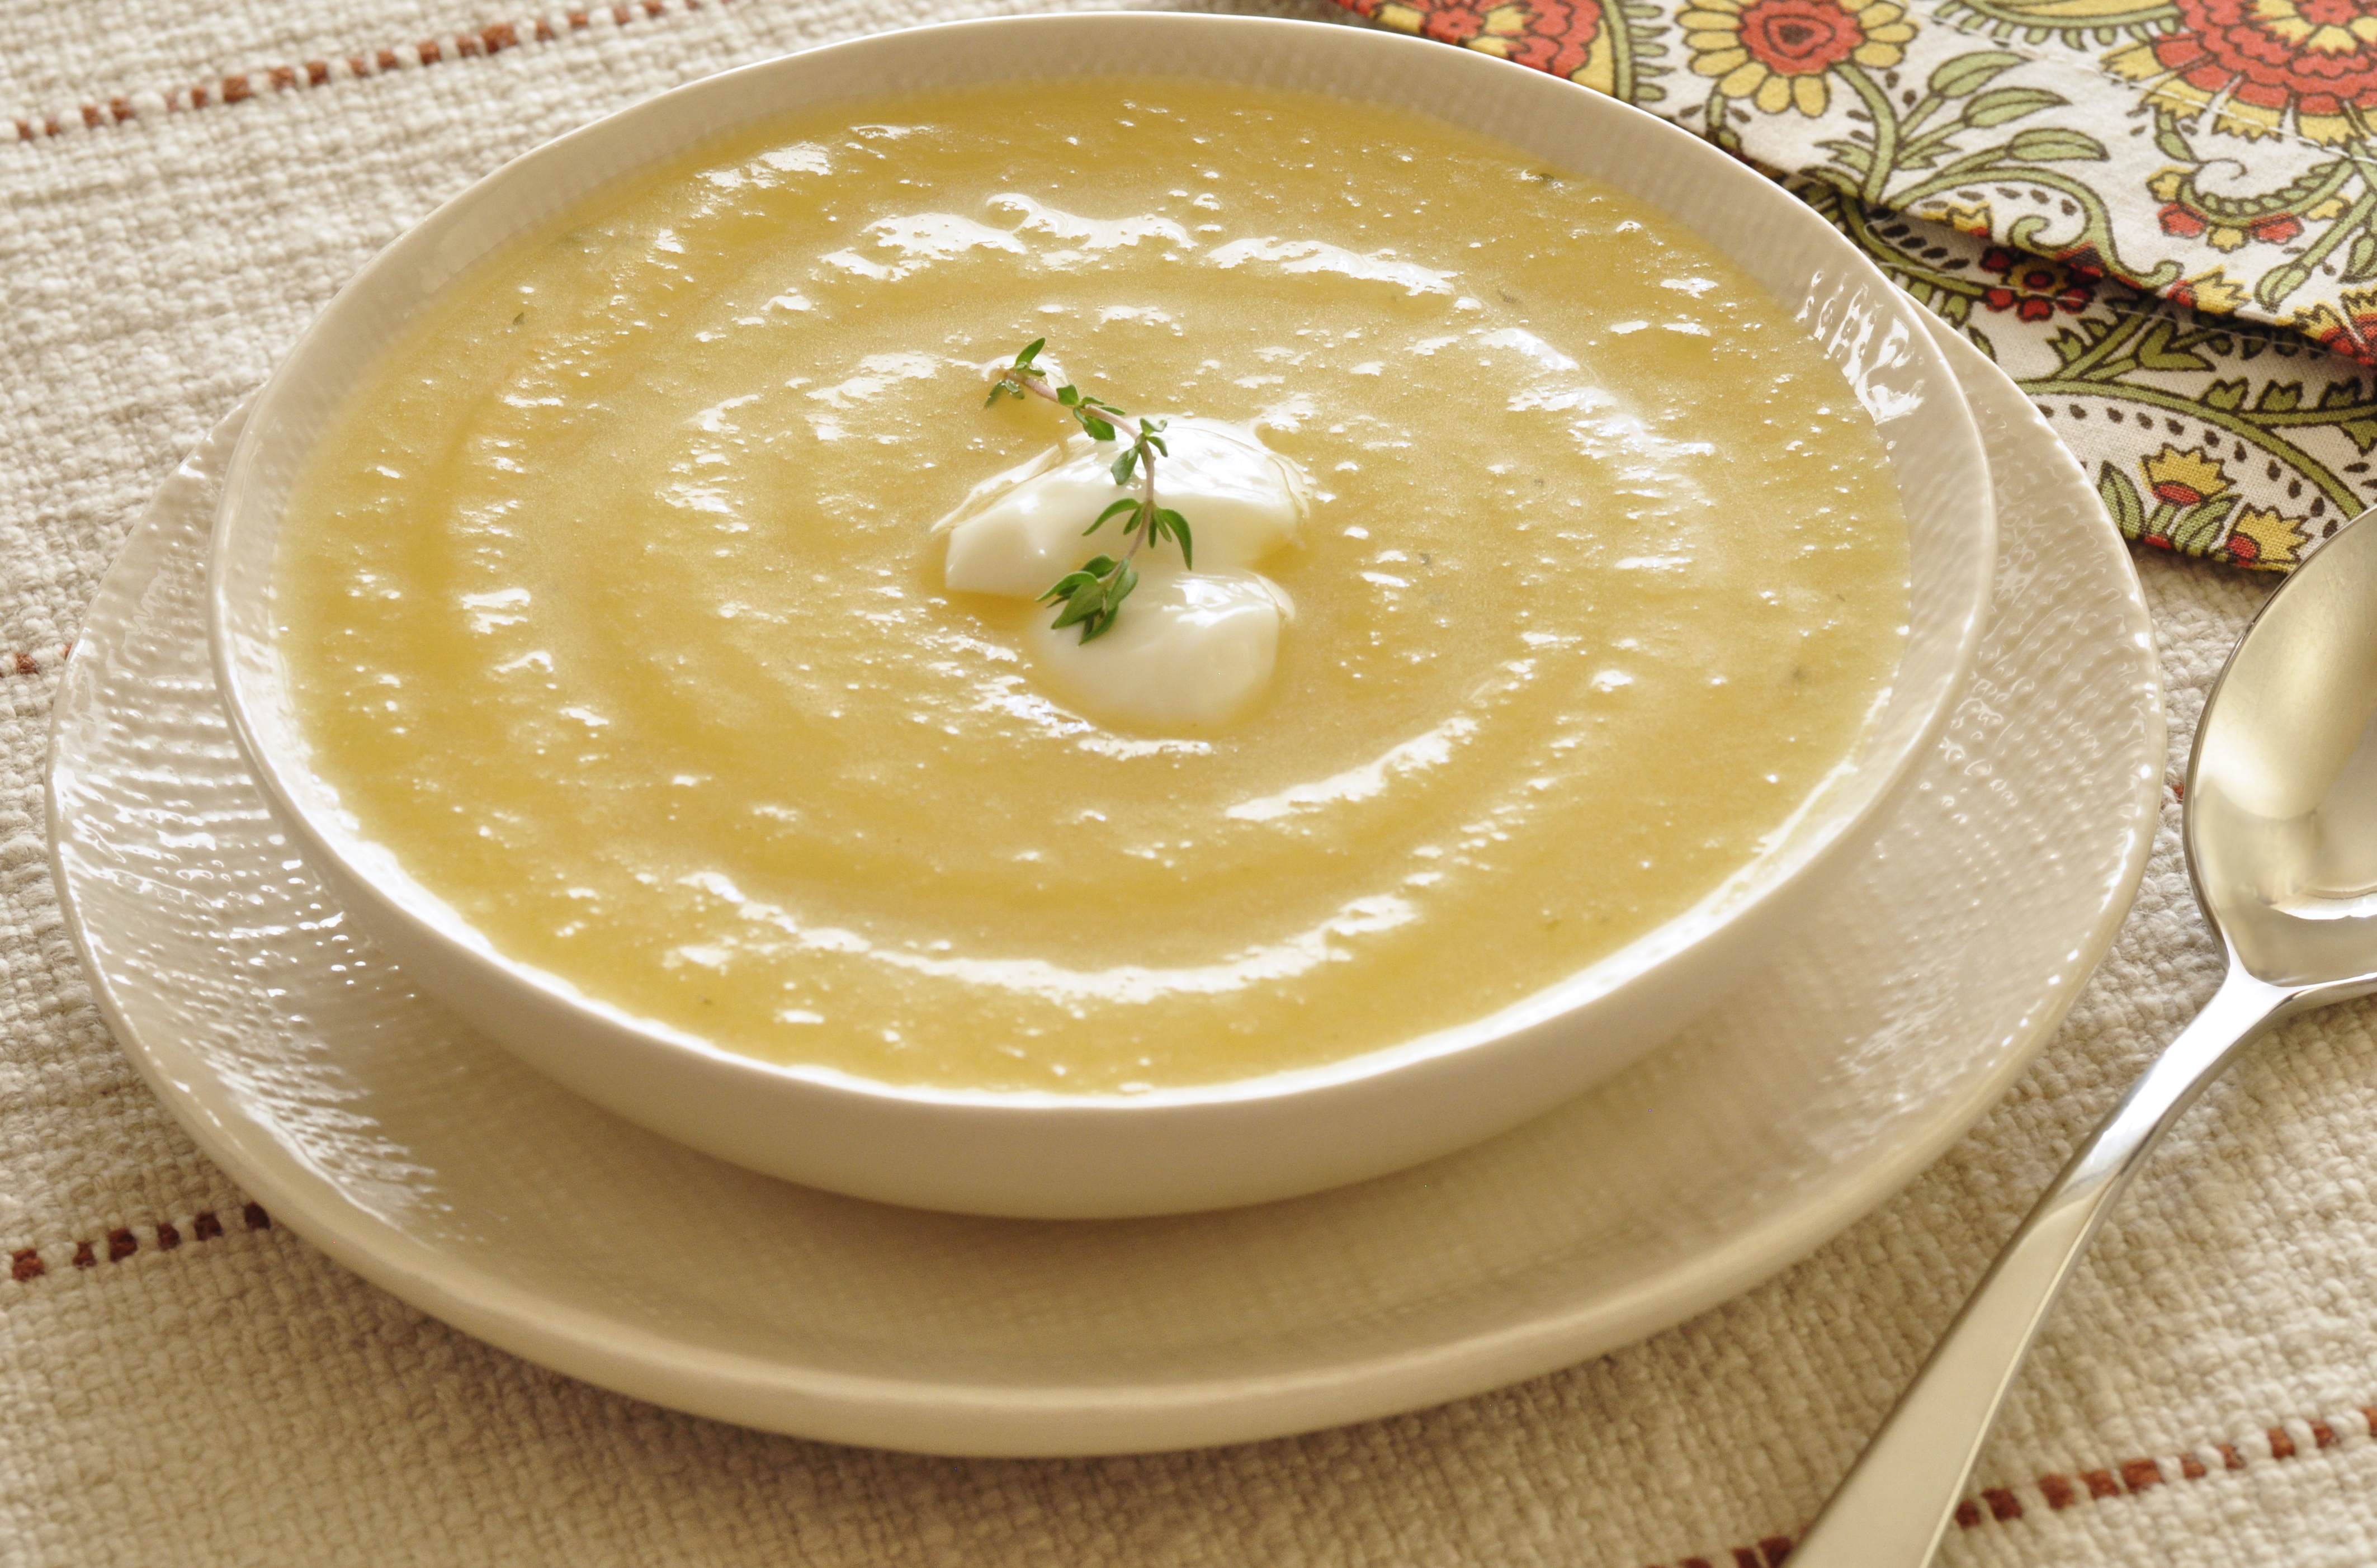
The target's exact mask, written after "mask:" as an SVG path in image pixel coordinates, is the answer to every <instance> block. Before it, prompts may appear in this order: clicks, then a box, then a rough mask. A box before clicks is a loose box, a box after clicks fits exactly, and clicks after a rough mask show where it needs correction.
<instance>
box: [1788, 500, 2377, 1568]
mask: <svg viewBox="0 0 2377 1568" xmlns="http://www.w3.org/2000/svg"><path fill="white" fill-rule="evenodd" d="M2372 517H2377V511H2371V512H2364V513H2362V514H2361V515H2360V516H2359V517H2357V518H2355V519H2353V520H2352V521H2351V522H2349V523H2347V524H2346V525H2345V526H2344V527H2343V528H2341V529H2339V530H2337V531H2336V533H2335V535H2334V536H2333V537H2332V538H2330V539H2329V540H2328V541H2327V543H2326V544H2324V545H2322V546H2321V547H2320V549H2319V552H2318V553H2317V554H2316V555H2314V556H2312V557H2311V559H2310V560H2309V561H2307V562H2305V563H2304V564H2303V565H2302V566H2301V567H2299V568H2298V569H2296V571H2295V574H2294V576H2293V577H2291V578H2290V579H2288V580H2287V581H2286V582H2285V583H2283V584H2282V585H2280V587H2279V588H2278V590H2277V592H2275V593H2273V594H2272V595H2271V596H2270V599H2269V602H2268V603H2267V604H2264V605H2263V606H2262V611H2261V614H2259V615H2257V616H2254V617H2253V621H2252V625H2250V626H2248V627H2247V628H2245V635H2244V636H2243V637H2242V638H2241V639H2240V640H2238V643H2237V648H2236V651H2235V652H2232V653H2230V654H2229V655H2228V667H2227V668H2225V669H2223V670H2222V671H2221V672H2220V678H2219V679H2218V680H2217V681H2215V682H2214V683H2213V687H2212V690H2211V693H2210V695H2208V696H2207V697H2206V698H2205V699H2204V716H2203V718H2202V720H2201V721H2199V722H2198V724H2196V728H2195V752H2194V755H2193V756H2192V758H2190V759H2189V761H2188V764H2187V798H2186V823H2187V826H2186V840H2187V867H2188V871H2189V873H2190V874H2191V875H2192V877H2193V879H2194V881H2195V898H2196V902H2197V903H2198V904H2201V905H2202V906H2203V909H2204V922H2205V924H2207V925H2209V926H2210V927H2211V928H2212V933H2213V935H2214V936H2216V937H2217V938H2219V939H2220V940H2221V942H2222V944H2223V945H2224V946H2226V947H2227V949H2228V977H2227V978H2226V979H2224V980H2222V981H2221V983H2220V989H2219V990H2218V991H2217V992H2216V993H2215V994H2214V995H2213V998H2212V1000H2211V1001H2210V1002H2209V1003H2207V1004H2206V1005H2205V1007H2204V1011H2202V1012H2201V1013H2198V1014H2197V1015H2196V1018H2195V1022H2194V1023H2191V1024H2189V1025H2188V1026H2187V1028H2186V1030H2185V1031H2184V1032H2183V1033H2181V1034H2180V1036H2179V1038H2177V1039H2176V1040H2173V1041H2172V1042H2171V1043H2170V1044H2169V1045H2168V1047H2164V1049H2163V1053H2162V1054H2161V1055H2160V1056H2159V1057H2156V1059H2155V1061H2154V1064H2153V1065H2152V1066H2150V1067H2148V1068H2147V1069H2146V1071H2145V1072H2144V1075H2143V1076H2141V1077H2140V1078H2139V1079H2138V1081H2137V1083H2135V1084H2133V1085H2132V1086H2131V1089H2130V1092H2129V1094H2128V1095H2125V1096H2124V1097H2123V1098H2122V1100H2121V1103H2120V1105H2119V1106H2116V1107H2114V1108H2113V1113H2112V1115H2110V1116H2108V1117H2107V1118H2106V1119H2105V1120H2104V1122H2103V1123H2102V1124H2101V1125H2099V1126H2098V1127H2097V1129H2096V1131H2095V1132H2093V1133H2091V1134H2090V1135H2089V1137H2088V1140H2087V1142H2086V1143H2083V1144H2081V1145H2080V1149H2079V1152H2078V1153H2076V1154H2074V1155H2072V1162H2071V1163H2070V1164H2069V1165H2067V1166H2065V1167H2063V1173H2062V1174H2061V1175H2060V1176H2058V1177H2057V1178H2056V1179H2055V1181H2054V1183H2053V1185H2051V1186H2049V1188H2048V1190H2047V1195H2046V1196H2045V1197H2043V1198H2041V1199H2039V1201H2038V1206H2037V1207H2036V1208H2034V1209H2032V1210H2031V1211H2030V1217H2029V1218H2028V1219H2026V1220H2025V1221H2023V1224H2022V1228H2021V1229H2020V1230H2019V1231H2017V1232H2015V1233H2014V1238H2013V1240H2012V1241H2010V1242H2008V1243H2007V1244H2006V1249H2005V1251H2002V1252H2001V1253H1999V1254H1998V1260H1997V1262H1996V1263H1993V1264H1991V1265H1990V1267H1989V1273H1988V1274H1987V1275H1985V1276H1983V1278H1982V1280H1981V1283H1980V1285H1979V1287H1977V1288H1976V1289H1975V1290H1974V1292H1973V1295H1972V1299H1969V1300H1967V1301H1966V1302H1965V1308H1964V1311H1961V1312H1959V1313H1957V1314H1956V1321H1955V1322H1954V1323H1951V1324H1949V1325H1948V1332H1947V1333H1946V1334H1945V1335H1942V1336H1941V1340H1940V1343H1939V1344H1938V1345H1937V1346H1936V1347H1933V1349H1932V1351H1931V1359H1929V1361H1927V1362H1925V1363H1924V1365H1923V1370H1922V1371H1920V1372H1918V1373H1917V1374H1916V1378H1915V1382H1913V1383H1912V1384H1911V1385H1909V1386H1908V1388H1907V1390H1906V1392H1905V1394H1903V1395H1901V1396H1900V1398H1899V1401H1898V1405H1897V1407H1896V1408H1894V1409H1893V1410H1892V1411H1891V1413H1890V1417H1889V1418H1888V1419H1887V1420H1885V1421H1883V1422H1882V1424H1881V1431H1880V1432H1878V1433H1876V1434H1875V1436H1874V1439H1873V1441H1872V1442H1870V1443H1869V1444H1867V1446H1866V1451H1865V1453H1864V1454H1861V1455H1859V1457H1858V1459H1857V1464H1856V1466H1854V1467H1852V1468H1851V1469H1850V1471H1849V1474H1848V1478H1847V1479H1846V1480H1845V1481H1843V1482H1842V1483H1841V1486H1840V1490H1838V1491H1835V1492H1834V1494H1833V1498H1832V1501H1831V1502H1828V1503H1826V1504H1825V1505H1824V1511H1823V1513H1822V1514H1821V1515H1820V1516H1819V1517H1818V1518H1817V1520H1816V1523H1815V1526H1814V1527H1813V1528H1812V1529H1810V1531H1809V1532H1808V1536H1807V1538H1806V1539H1805V1540H1803V1541H1801V1542H1800V1543H1799V1545H1798V1548H1797V1549H1795V1550H1793V1551H1792V1553H1791V1568H1922V1565H1923V1564H1924V1563H1926V1562H1929V1561H1930V1557H1931V1552H1932V1549H1933V1548H1935V1547H1937V1546H1938V1545H1939V1544H1940V1538H1941V1535H1942V1534H1943V1533H1944V1532H1945V1531H1946V1530H1947V1527H1948V1520H1949V1518H1950V1516H1951V1515H1952V1514H1953V1511H1954V1509H1955V1506H1956V1502H1957V1500H1958V1499H1959V1498H1960V1497H1962V1496H1963V1494H1964V1490H1965V1478H1966V1477H1967V1476H1969V1475H1970V1474H1971V1471H1972V1467H1973V1460H1974V1457H1975V1455H1977V1454H1978V1453H1979V1452H1980V1447H1981V1440H1982V1439H1983V1438H1985V1437H1987V1436H1988V1435H1989V1425H1990V1423H1991V1422H1993V1421H1994V1420H1995V1419H1996V1418H1997V1413H1998V1406H1999V1405H2000V1404H2001V1403H2002V1402H2003V1401H2004V1399H2005V1393H2006V1389H2007V1387H2008V1386H2009V1385H2010V1384H2012V1383H2013V1374H2014V1371H2015V1370H2016V1369H2017V1368H2019V1367H2020V1366H2021V1365H2022V1359H2023V1357H2024V1356H2025V1354H2026V1353H2027V1352H2028V1351H2029V1349H2030V1343H2031V1340H2032V1339H2033V1338H2034V1337H2036V1336H2037V1333H2038V1326H2039V1324H2040V1323H2041V1322H2042V1321H2044V1320H2045V1318H2046V1316H2047V1311H2048V1309H2049V1307H2051V1306H2053V1305H2054V1304H2055V1298H2056V1296H2057V1294H2058V1293H2059V1292H2060V1291H2061V1290H2062V1288H2063V1282H2064V1281H2065V1280H2066V1279H2068V1278H2070V1277H2071V1275H2072V1265H2073V1264H2074V1263H2078V1262H2079V1261H2080V1255H2081V1253H2082V1252H2083V1251H2085V1250H2086V1248H2087V1246H2088V1241H2089V1239H2090V1238H2091V1237H2093V1236H2095V1235H2096V1227H2097V1226H2098V1225H2100V1224H2101V1223H2103V1221H2104V1218H2105V1215H2106V1213H2107V1211H2108V1210H2110V1209H2111V1208H2112V1206H2113V1203H2114V1201H2115V1200H2116V1199H2118V1198H2119V1197H2120V1195H2121V1191H2122V1190H2123V1189H2124V1188H2126V1187H2128V1186H2129V1184H2130V1178H2132V1176H2135V1175H2136V1174H2137V1171H2138V1167H2140V1166H2141V1165H2143V1164H2144V1163H2145V1157H2146V1155H2147V1154H2148V1153H2149V1152H2150V1151H2152V1149H2153V1148H2154V1146H2155V1144H2156V1143H2157V1142H2158V1141H2160V1139H2161V1137H2162V1135H2163V1134H2164V1133H2165V1132H2167V1131H2169V1130H2170V1127H2171V1124H2172V1123H2173V1122H2175V1121H2177V1120H2178V1119H2179V1118H2180V1113H2181V1112H2183V1111H2185V1110H2186V1109H2187V1107H2189V1106H2190V1105H2192V1104H2193V1103H2194V1100H2195V1097H2196V1095H2200V1094H2202V1093H2203V1092H2204V1085H2206V1084H2208V1083H2211V1082H2212V1080H2213V1079H2215V1078H2216V1077H2218V1076H2219V1074H2220V1071H2221V1069H2223V1068H2225V1067H2227V1066H2228V1063H2229V1061H2230V1060H2231V1059H2233V1058H2234V1057H2235V1056H2236V1055H2237V1052H2238V1050H2239V1048H2240V1047H2242V1046H2243V1045H2245V1043H2246V1042H2248V1041H2250V1040H2252V1039H2253V1038H2254V1037H2255V1036H2257V1035H2260V1034H2261V1033H2262V1032H2263V1031H2264V1030H2265V1029H2267V1028H2269V1027H2270V1026H2271V1025H2272V1024H2274V1023H2277V1022H2278V1021H2279V1020H2280V1019H2282V1018H2286V1017H2288V1016H2290V1015H2292V1014H2294V1013H2298V1012H2302V1011H2308V1010H2310V1009H2311V1008H2315V1007H2325V1006H2326V1005H2328V1004H2329V1003H2330V1002H2338V1001H2344V1000H2346V999H2349V998H2352V997H2358V996H2365V995H2367V994H2369V993H2370V992H2371V991H2377V522H2371V521H2370V519H2371V518H2372Z"/></svg>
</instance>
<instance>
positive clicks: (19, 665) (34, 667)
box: [0, 643, 74, 679]
mask: <svg viewBox="0 0 2377 1568" xmlns="http://www.w3.org/2000/svg"><path fill="white" fill-rule="evenodd" d="M71 652H74V646H73V644H71V643H61V644H59V645H58V646H57V647H55V648H41V649H31V650H28V649H18V651H17V652H14V653H0V679H5V678H6V677H7V676H37V675H40V674H41V673H42V671H43V670H54V669H56V668H57V667H58V666H59V665H60V664H65V663H66V655H67V654H69V653H71Z"/></svg>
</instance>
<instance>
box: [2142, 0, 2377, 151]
mask: <svg viewBox="0 0 2377 1568" xmlns="http://www.w3.org/2000/svg"><path fill="white" fill-rule="evenodd" d="M2177 8H2178V11H2179V18H2180V23H2181V26H2180V30H2178V31H2176V32H2170V33H2165V34H2164V35H2163V36H2161V37H2159V38H2156V39H2154V40H2153V41H2152V47H2153V52H2154V59H2155V63H2156V65H2158V66H2161V67H2162V69H2164V70H2166V71H2168V72H2172V73H2174V74H2175V75H2176V76H2177V77H2178V78H2179V79H2180V81H2183V82H2185V83H2186V84H2187V86H2189V87H2191V88H2193V89H2195V90H2196V91H2197V92H2199V93H2202V94H2204V95H2205V98H2206V99H2207V100H2208V99H2209V98H2210V97H2212V96H2214V95H2217V94H2222V93H2225V94H2227V95H2228V100H2229V102H2231V103H2232V104H2234V105H2238V106H2240V114H2238V115H2237V116H2236V117H2237V118H2240V119H2241V120H2245V121H2248V122H2252V121H2258V122H2259V123H2260V124H2261V125H2262V126H2263V127H2264V129H2266V130H2269V131H2275V129H2276V128H2277V121H2278V118H2279V116H2280V115H2282V114H2286V113H2287V112H2288V111H2292V112H2293V114H2295V116H2296V120H2297V125H2298V127H2299V129H2300V130H2301V131H2302V132H2303V134H2304V135H2306V136H2308V137H2310V138H2311V139H2313V140H2315V141H2323V142H2335V141H2340V140H2343V139H2345V138H2346V137H2347V136H2348V135H2349V134H2351V127H2350V125H2349V122H2348V120H2347V115H2348V114H2351V113H2352V112H2355V111H2365V110H2372V109H2377V0H2177ZM2253 111H2259V114H2253V113H2252V112H2253Z"/></svg>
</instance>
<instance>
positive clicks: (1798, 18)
mask: <svg viewBox="0 0 2377 1568" xmlns="http://www.w3.org/2000/svg"><path fill="white" fill-rule="evenodd" d="M1865 41H1866V39H1865V30H1864V29H1863V28H1862V27H1860V26H1858V25H1857V14H1856V13H1855V12H1853V11H1849V10H1845V9H1844V8H1843V7H1842V6H1838V5H1835V4H1834V3H1833V0H1758V3H1757V4H1755V5H1751V6H1743V7H1742V11H1741V46H1742V47H1743V48H1744V49H1747V50H1749V51H1750V54H1751V55H1752V56H1753V57H1755V58H1756V59H1757V60H1758V61H1759V62H1760V63H1761V64H1762V65H1763V66H1765V67H1766V68H1767V69H1768V70H1770V71H1773V72H1774V74H1775V75H1776V76H1779V77H1812V76H1819V75H1821V74H1822V73H1823V72H1825V71H1829V70H1831V69H1832V68H1833V67H1834V66H1837V65H1839V64H1840V63H1841V62H1842V61H1844V60H1845V59H1847V58H1848V57H1849V56H1850V55H1851V54H1856V53H1857V50H1858V49H1859V48H1860V47H1862V46H1863V45H1864V43H1865Z"/></svg>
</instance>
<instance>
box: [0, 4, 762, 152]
mask: <svg viewBox="0 0 2377 1568" xmlns="http://www.w3.org/2000/svg"><path fill="white" fill-rule="evenodd" d="M725 3H726V0H641V3H640V4H639V5H637V6H612V7H610V12H609V14H610V18H611V20H612V21H613V22H615V23H616V24H617V25H618V26H620V27H626V26H627V24H628V23H630V22H632V21H634V20H635V19H636V18H637V17H638V16H639V15H641V16H643V17H646V18H651V19H652V20H654V21H658V20H659V19H660V18H663V17H664V16H666V15H667V14H668V13H669V12H670V11H672V10H677V11H699V10H700V9H702V8H703V7H704V6H710V5H724V4H725ZM596 14H599V13H596ZM593 25H594V21H593V15H591V14H590V13H588V12H586V11H571V12H569V13H568V14H567V17H565V18H562V20H561V29H562V30H566V31H567V32H584V31H586V30H589V29H591V27H592V26H593ZM561 36H563V32H562V31H561V30H556V29H555V24H554V22H553V21H552V20H550V19H548V18H544V17H535V18H526V19H523V20H520V21H511V22H490V23H488V24H487V25H486V26H485V27H483V28H480V29H479V30H476V31H475V32H459V33H456V34H454V35H453V36H452V37H451V38H424V39H423V40H421V41H420V42H418V43H411V44H399V45H397V46H395V47H393V48H382V49H376V50H373V51H371V52H369V53H367V54H350V55H348V56H346V58H344V59H343V60H329V59H323V60H306V61H303V62H299V63H295V64H282V65H277V66H263V67H260V68H258V69H257V70H253V71H243V72H235V73H233V75H230V76H227V77H222V78H218V79H216V80H213V81H207V82H200V83H199V84H197V86H195V87H190V88H175V89H174V90H172V91H170V92H167V93H163V94H161V95H158V96H157V98H156V102H158V103H161V105H162V106H163V109H164V112H165V113H166V114H179V113H181V112H183V111H185V110H191V109H207V108H211V107H214V106H216V105H218V104H224V105H227V104H233V103H239V102H245V100H247V99H250V98H254V97H256V96H257V94H259V93H262V92H268V91H269V92H292V91H294V90H297V89H299V88H301V87H302V88H316V87H326V86H328V85H329V83H330V82H331V80H332V79H333V72H334V71H336V70H337V69H338V68H339V67H340V66H343V67H344V68H345V70H346V73H347V75H348V77H349V78H364V77H374V76H382V75H385V74H387V73H388V72H389V71H396V70H402V69H404V68H406V67H407V66H409V65H414V64H417V65H420V66H436V65H441V64H443V63H445V62H446V61H448V60H466V59H480V58H484V57H485V56H487V55H490V54H502V53H503V52H504V51H505V50H507V49H517V48H520V47H521V46H522V45H524V44H528V43H551V42H555V40H556V39H558V38H560V37H561ZM407 51H410V53H411V55H412V58H411V59H410V60H408V59H407V58H406V53H407ZM139 117H140V106H139V105H138V104H137V103H135V102H133V99H132V97H131V96H130V95H125V94H119V95H117V96H116V97H113V98H111V99H109V100H108V101H107V102H105V103H86V104H83V105H82V106H81V113H80V119H81V123H82V126H83V127H84V128H85V129H88V130H98V129H100V128H102V126H120V125H123V124H125V122H127V121H130V120H137V119H138V118H139ZM0 123H13V124H14V126H15V127H16V132H17V139H18V141H45V140H47V139H49V138H53V137H58V136H63V135H65V134H66V131H67V129H69V128H70V127H71V126H72V123H73V122H72V120H71V119H70V120H69V121H67V122H66V124H61V123H60V122H59V121H58V120H57V119H56V118H55V117H54V116H52V115H47V114H41V115H36V114H18V115H16V116H14V118H13V122H0Z"/></svg>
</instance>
